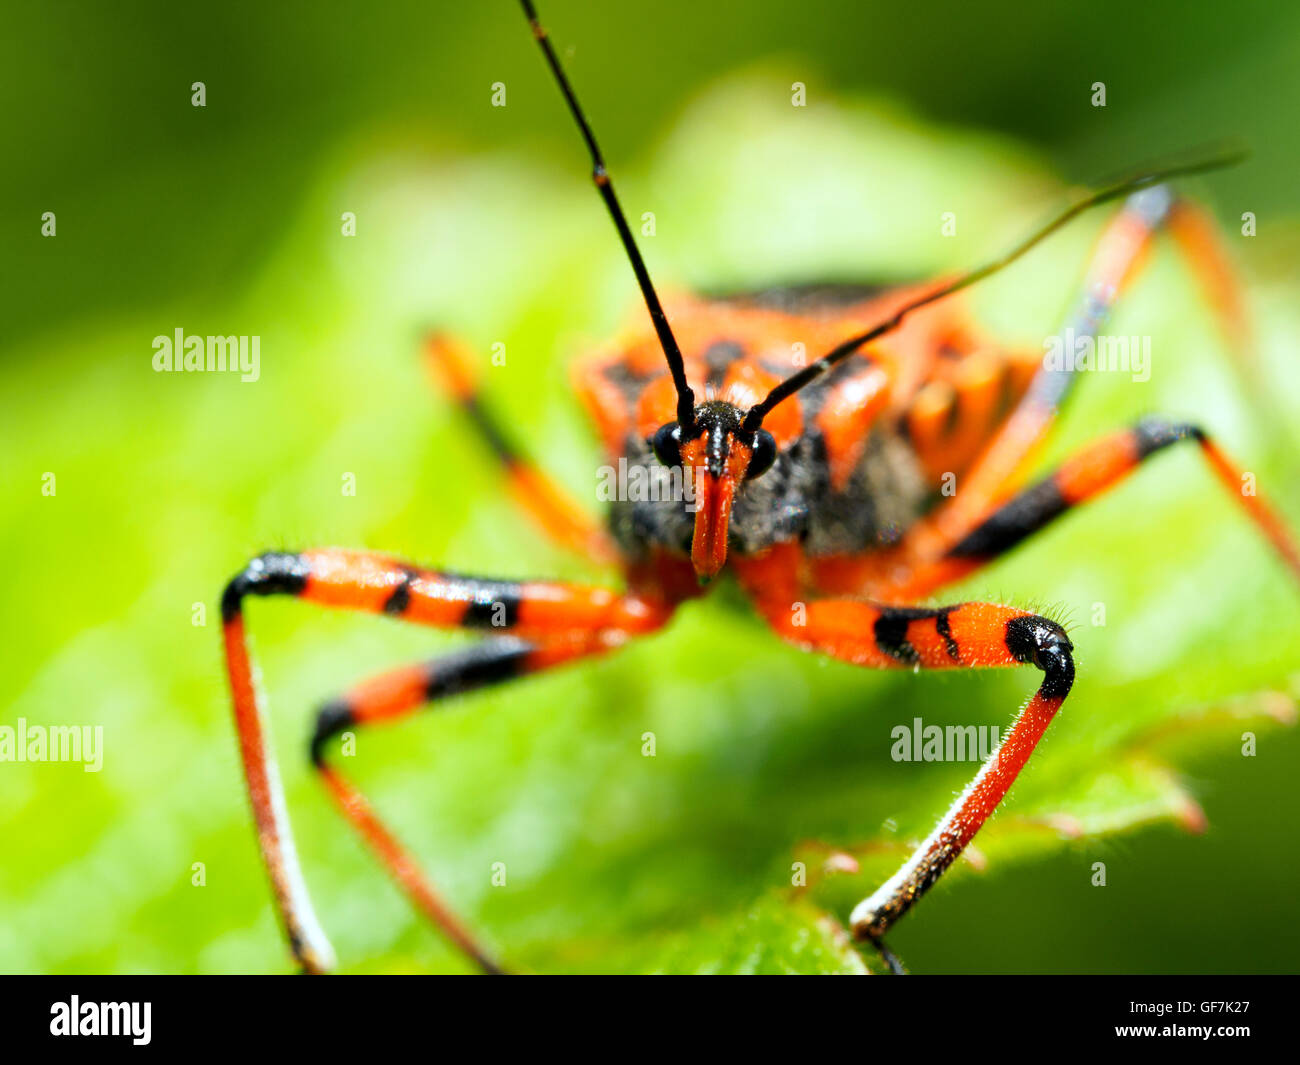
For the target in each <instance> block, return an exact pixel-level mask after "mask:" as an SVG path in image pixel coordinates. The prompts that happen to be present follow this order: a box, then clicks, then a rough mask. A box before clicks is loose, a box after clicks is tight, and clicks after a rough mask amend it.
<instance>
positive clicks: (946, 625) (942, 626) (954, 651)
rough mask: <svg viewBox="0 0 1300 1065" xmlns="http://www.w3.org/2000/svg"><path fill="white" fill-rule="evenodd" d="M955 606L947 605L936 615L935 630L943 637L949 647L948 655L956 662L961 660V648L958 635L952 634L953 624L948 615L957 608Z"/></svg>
mask: <svg viewBox="0 0 1300 1065" xmlns="http://www.w3.org/2000/svg"><path fill="white" fill-rule="evenodd" d="M955 609H956V608H955V607H951V606H946V607H944V608H943V609H942V610H940V611H939V613H937V614H935V616H934V627H935V630H936V631H937V632H938V633H939V635H940V636H942V637H943V642H944V645H945V646H946V647H947V648H948V657H949V658H951V659H952V660H953V661H954V662H960V661H961V649H960V648H959V647H958V646H957V640H956V637H954V636H953V634H952V624H951V622H950V620H949V617H948V615H949V614H951V613H952V612H953V610H955Z"/></svg>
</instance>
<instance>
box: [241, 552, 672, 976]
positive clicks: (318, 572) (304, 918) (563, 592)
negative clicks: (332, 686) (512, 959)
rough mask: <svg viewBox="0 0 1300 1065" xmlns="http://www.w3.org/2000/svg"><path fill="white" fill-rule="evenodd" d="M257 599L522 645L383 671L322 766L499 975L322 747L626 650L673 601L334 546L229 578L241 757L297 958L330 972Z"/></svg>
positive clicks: (406, 881)
mask: <svg viewBox="0 0 1300 1065" xmlns="http://www.w3.org/2000/svg"><path fill="white" fill-rule="evenodd" d="M250 595H259V596H265V595H290V596H294V597H296V598H299V599H304V600H307V601H309V602H313V603H317V604H319V605H322V606H331V607H340V608H344V609H349V610H355V611H360V612H364V613H373V614H386V615H388V616H390V617H396V618H402V619H404V620H407V621H412V622H415V623H417V624H422V625H430V626H435V627H440V628H466V629H479V630H486V631H488V632H493V633H497V634H500V635H501V636H503V637H505V636H509V637H513V639H509V640H505V639H498V640H489V641H487V642H486V643H485V644H483V645H482V646H481V647H479V648H474V649H472V650H471V651H470V652H467V653H465V654H464V655H461V656H451V657H450V658H447V659H441V660H438V661H437V662H435V663H432V664H431V665H429V666H423V667H415V668H414V669H412V670H406V671H399V672H396V673H389V674H385V675H384V676H382V677H380V678H377V679H376V680H374V681H371V682H369V683H368V684H366V685H363V686H361V688H359V689H358V690H357V691H356V692H355V693H352V694H351V695H350V696H348V697H345V698H344V699H343V700H335V701H334V702H333V703H332V704H329V706H327V708H326V710H324V711H322V714H321V715H320V717H319V718H318V721H317V728H316V733H315V736H314V739H313V745H312V751H313V759H314V761H315V763H316V764H317V766H318V768H320V770H321V772H322V776H323V778H324V780H325V783H326V784H327V786H328V787H329V788H330V791H331V793H332V794H333V795H334V797H335V798H336V799H337V800H338V801H339V802H340V804H341V805H342V806H343V809H344V813H345V814H346V815H347V816H348V818H349V820H350V821H351V822H352V823H353V824H354V825H355V826H356V827H357V828H358V829H359V830H360V831H361V832H362V835H363V836H364V837H365V838H366V840H367V842H368V843H370V845H371V846H372V847H374V848H375V849H376V850H377V851H378V852H379V853H380V856H381V858H383V859H384V861H385V864H386V865H387V866H388V868H389V870H390V871H391V872H392V873H393V874H394V876H395V877H396V878H397V879H398V881H399V883H401V884H402V886H403V888H404V889H406V890H407V892H408V894H410V895H411V896H412V897H413V898H414V899H415V901H416V903H417V905H419V906H420V907H421V909H422V910H424V912H426V913H428V914H429V915H430V916H431V917H432V918H433V919H434V920H435V921H437V922H438V923H439V924H440V925H442V927H443V928H444V929H445V930H446V931H447V933H448V935H449V936H450V937H451V938H452V939H453V940H455V941H457V942H458V943H459V944H460V945H461V946H463V947H465V949H466V950H467V952H468V953H470V954H471V956H473V957H475V959H476V960H478V961H480V962H481V963H483V964H484V965H485V967H491V966H492V963H491V962H490V960H489V959H487V956H486V954H484V953H483V952H482V951H481V950H479V949H478V948H477V947H476V946H475V945H474V944H473V942H472V940H469V937H468V936H466V935H464V933H463V930H461V929H460V926H459V925H458V924H457V923H456V922H455V921H454V919H451V918H450V914H449V913H447V911H446V909H445V907H443V906H442V904H441V902H440V901H439V900H438V899H437V896H436V895H434V894H433V892H432V890H431V889H429V888H427V886H425V885H424V884H423V881H422V879H421V878H420V877H419V874H418V872H416V869H415V865H414V862H413V861H412V860H411V859H410V858H409V857H407V856H406V854H405V852H404V851H402V850H401V848H400V847H399V846H398V845H397V844H396V841H395V840H393V838H392V837H391V836H390V835H389V834H388V833H387V831H386V830H385V829H384V828H383V826H382V825H381V824H380V823H379V821H378V820H377V819H376V818H375V817H374V815H373V813H371V812H370V808H369V806H368V805H367V804H366V803H365V800H364V799H363V798H362V797H361V796H360V794H359V793H357V792H356V791H355V789H354V788H352V787H351V785H350V784H348V783H347V781H345V780H344V779H343V778H342V777H341V776H340V775H339V774H338V773H337V771H335V770H332V769H330V768H329V767H328V766H327V765H326V763H325V761H324V758H323V750H324V748H323V745H324V743H325V741H326V740H327V739H328V738H329V736H330V735H332V734H333V733H335V732H337V731H338V730H339V729H341V728H345V727H347V725H348V724H349V723H355V724H364V723H368V722H370V721H373V720H376V719H379V718H383V717H390V718H391V717H394V716H400V715H401V714H404V713H406V712H408V711H410V710H414V709H415V708H416V707H418V706H420V705H423V704H424V703H426V702H429V701H430V700H431V699H434V698H441V697H443V696H445V695H450V694H454V693H455V692H458V691H467V690H470V689H471V688H474V687H481V686H483V685H484V684H490V683H496V682H499V681H502V680H506V679H509V678H510V677H513V676H520V675H523V674H524V673H527V672H535V671H536V670H538V669H543V668H547V667H549V666H553V665H559V664H560V663H562V662H565V661H571V660H572V659H574V658H577V657H581V656H583V655H590V654H596V653H600V652H602V651H605V650H609V649H612V648H614V647H617V646H618V645H620V644H621V643H623V642H626V640H628V639H630V638H631V637H632V636H634V635H638V634H641V633H645V632H650V631H653V630H654V629H656V628H658V627H660V626H661V625H662V624H663V623H664V622H665V621H666V620H667V618H668V617H669V615H670V614H671V611H672V604H671V603H669V602H667V601H665V600H664V599H661V598H657V597H656V596H655V595H654V594H652V593H647V594H645V595H641V594H627V595H623V594H619V593H618V592H614V591H611V590H609V589H606V588H596V587H587V586H581V585H570V584H561V583H552V582H543V581H529V582H516V581H497V580H486V579H482V578H475V577H463V576H458V575H453V574H448V573H442V572H438V571H434V570H428V569H421V568H418V567H415V566H411V565H408V564H405V563H403V562H400V561H397V560H395V559H392V558H389V557H386V556H382V555H374V554H368V553H362V552H353V551H339V550H332V549H325V550H317V551H308V552H303V553H283V552H277V553H270V554H265V555H262V556H259V557H258V558H255V559H253V560H252V561H251V562H250V563H249V564H248V565H247V566H246V567H245V568H244V570H243V571H242V572H240V573H239V574H238V575H236V576H235V578H234V579H233V580H231V581H230V583H229V584H228V585H227V587H226V591H225V594H224V595H223V597H222V604H221V605H222V621H223V636H224V641H225V651H226V669H227V674H228V677H229V680H230V687H231V695H232V700H233V704H234V712H235V722H236V726H237V728H238V732H239V743H240V755H241V758H242V761H243V766H244V775H245V778H246V781H247V784H248V792H249V798H250V801H251V804H252V808H253V816H254V820H255V822H256V826H257V835H258V844H259V847H260V849H261V852H262V858H263V861H264V863H265V865H266V867H267V872H268V874H269V876H270V879H271V886H272V891H273V894H274V898H275V903H276V908H277V911H278V913H279V917H280V920H281V923H282V924H283V926H284V929H285V933H286V935H287V937H288V939H289V944H290V947H291V949H292V951H293V954H294V957H295V958H296V959H297V961H298V963H299V964H300V965H301V966H302V968H303V969H304V970H305V971H307V972H323V971H326V970H328V969H329V968H331V967H332V965H333V960H334V959H333V951H332V949H331V947H330V944H329V940H328V939H327V938H326V936H325V934H324V932H323V931H322V930H321V928H320V924H319V922H318V921H317V919H316V916H315V913H314V911H313V908H312V904H311V898H310V896H309V894H308V892H307V889H306V885H305V883H304V881H303V877H302V872H301V868H300V866H299V863H298V858H297V854H296V852H295V849H294V845H293V833H292V829H291V827H290V824H289V819H288V814H287V812H286V809H285V802H284V794H283V789H282V787H281V784H280V779H279V773H278V771H277V769H276V763H275V756H274V753H273V749H272V741H271V736H270V733H269V730H268V728H267V727H266V722H265V710H264V706H263V703H262V700H261V699H260V697H259V695H258V693H257V689H256V686H255V684H254V680H253V676H254V674H253V663H252V660H251V658H250V656H249V652H248V644H247V639H246V636H245V632H244V619H243V603H244V600H245V599H246V598H247V597H248V596H250ZM444 918H445V919H444Z"/></svg>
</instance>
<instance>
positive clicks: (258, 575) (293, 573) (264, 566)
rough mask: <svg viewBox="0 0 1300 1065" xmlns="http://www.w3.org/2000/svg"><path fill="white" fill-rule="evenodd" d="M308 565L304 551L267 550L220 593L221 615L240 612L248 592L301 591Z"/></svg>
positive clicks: (227, 617) (226, 616) (225, 617)
mask: <svg viewBox="0 0 1300 1065" xmlns="http://www.w3.org/2000/svg"><path fill="white" fill-rule="evenodd" d="M307 577H308V567H307V561H306V559H304V558H303V557H302V555H296V554H291V553H289V552H284V551H267V552H266V553H265V554H261V555H258V556H257V558H255V559H253V560H252V561H251V562H249V563H248V565H247V566H245V567H244V570H243V572H242V573H240V574H238V575H237V576H236V577H235V578H234V579H233V580H231V582H230V583H229V584H227V585H226V590H225V591H224V592H222V594H221V619H222V621H225V622H231V621H233V620H234V619H235V618H237V617H238V616H239V611H240V606H241V604H242V603H243V599H244V596H246V595H301V594H302V592H303V589H304V588H306V587H307Z"/></svg>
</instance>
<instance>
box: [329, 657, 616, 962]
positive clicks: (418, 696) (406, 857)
mask: <svg viewBox="0 0 1300 1065" xmlns="http://www.w3.org/2000/svg"><path fill="white" fill-rule="evenodd" d="M604 649H605V648H604V647H603V646H601V645H600V644H595V645H591V644H584V643H583V642H581V641H566V642H563V643H559V644H553V645H547V644H536V643H529V642H528V641H525V640H517V639H513V638H511V637H503V638H500V639H489V640H485V641H484V642H483V643H480V644H478V645H477V646H475V647H471V648H469V649H468V650H465V651H457V652H455V653H452V654H448V655H446V656H444V657H442V658H436V659H434V660H433V661H431V662H427V663H424V664H422V665H418V666H410V667H407V668H404V669H397V670H393V671H391V672H388V673H384V674H381V675H380V676H378V677H374V678H373V679H371V680H369V681H366V682H365V683H363V684H359V685H357V687H355V688H354V689H352V690H351V691H350V692H348V693H347V694H346V695H343V696H342V697H340V698H337V699H332V700H330V701H329V702H327V703H326V704H325V705H324V706H323V707H322V708H321V710H320V712H319V713H318V714H317V717H316V730H315V732H314V733H313V734H312V740H311V760H312V764H313V765H314V766H315V767H316V770H317V772H319V773H320V775H321V779H322V780H323V781H324V783H325V786H326V788H327V789H328V790H329V792H330V795H331V796H333V798H334V800H335V801H336V802H337V803H338V806H339V809H340V810H341V811H342V812H343V816H344V817H346V818H347V819H348V821H349V823H351V825H352V826H353V827H354V828H355V829H356V830H357V832H358V833H359V834H360V835H361V838H362V839H363V840H364V841H365V842H366V844H367V845H368V846H369V847H370V849H371V850H372V851H373V852H374V854H375V855H376V857H378V859H379V860H380V862H381V863H382V864H383V865H384V867H385V868H386V869H387V870H388V872H389V873H390V874H391V875H392V877H393V879H394V880H395V881H396V882H397V883H398V885H399V886H400V887H401V888H402V890H403V891H405V892H406V894H407V896H408V897H409V898H410V899H411V901H412V902H413V903H414V904H415V906H416V908H417V909H418V910H420V912H421V913H423V914H424V915H425V916H426V917H427V918H428V919H429V920H430V921H432V922H433V923H434V924H436V925H437V926H438V927H440V928H441V929H442V930H443V933H444V934H445V935H446V936H447V938H448V939H449V940H451V941H452V942H453V943H455V944H456V946H457V947H459V948H460V949H461V950H462V951H463V952H464V953H465V954H466V955H467V956H468V957H469V958H471V959H472V960H473V961H474V962H475V963H476V964H477V965H478V966H479V967H480V968H481V969H483V971H484V972H487V973H501V972H504V970H503V969H502V968H501V967H500V966H499V965H498V964H497V963H496V961H494V960H493V958H492V956H491V955H490V954H489V953H488V952H487V951H486V950H485V949H484V948H483V947H482V946H480V945H479V944H478V942H477V941H476V940H475V939H474V937H473V936H472V935H471V934H470V933H469V931H468V930H467V929H466V928H465V926H464V925H463V924H461V922H460V921H459V920H458V919H457V918H456V916H455V915H454V914H453V913H452V912H451V910H450V909H448V907H447V905H446V904H445V903H444V902H443V900H442V899H441V898H440V897H439V895H438V893H437V892H436V891H435V890H434V889H433V887H432V886H431V885H430V884H429V882H428V880H427V879H426V878H425V877H424V875H423V874H422V873H421V872H420V868H419V864H418V862H417V861H416V859H415V858H414V857H413V856H412V855H411V854H410V853H409V852H408V851H407V850H406V849H405V848H404V847H403V846H402V844H401V843H400V842H399V841H398V840H397V839H396V838H395V837H394V836H393V834H392V833H391V832H390V831H389V830H388V829H387V828H386V827H385V826H384V824H383V823H382V822H381V821H380V820H379V818H378V816H376V814H375V812H374V810H373V809H372V807H371V806H370V803H369V802H368V801H367V800H366V798H365V796H364V795H362V794H361V792H360V791H359V790H358V789H357V788H356V786H355V785H354V784H352V783H351V781H349V780H348V779H347V778H346V777H345V776H344V775H343V774H342V773H341V772H340V771H339V770H338V769H337V768H335V767H334V766H331V765H330V764H329V763H328V762H326V760H325V748H326V746H327V744H328V741H329V740H330V739H331V738H332V737H334V736H337V735H338V734H339V733H341V732H344V731H346V730H348V729H351V728H357V727H362V726H366V725H372V724H377V723H386V722H391V721H395V720H398V719H400V718H403V717H406V716H408V715H409V714H411V713H413V712H414V711H416V710H418V709H420V708H421V707H422V706H427V705H435V704H436V705H441V703H442V700H444V699H447V698H449V697H451V696H455V695H462V694H465V693H467V692H471V691H475V690H477V689H479V688H485V687H488V686H490V685H493V684H501V683H503V682H505V681H509V680H514V679H516V678H519V677H524V676H527V675H528V674H530V673H536V672H538V671H540V670H543V669H549V668H551V667H552V666H557V665H560V664H562V663H564V662H568V661H571V660H573V659H574V658H577V657H580V656H583V655H588V654H594V653H598V652H599V651H601V650H604Z"/></svg>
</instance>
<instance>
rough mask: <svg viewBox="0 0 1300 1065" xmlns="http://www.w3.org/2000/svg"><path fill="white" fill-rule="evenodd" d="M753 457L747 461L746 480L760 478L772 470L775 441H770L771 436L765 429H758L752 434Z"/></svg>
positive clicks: (774, 458)
mask: <svg viewBox="0 0 1300 1065" xmlns="http://www.w3.org/2000/svg"><path fill="white" fill-rule="evenodd" d="M753 450H754V457H753V458H752V459H750V460H749V471H748V472H747V473H746V475H745V476H746V479H752V478H754V477H761V476H762V475H763V474H765V473H766V472H767V471H768V470H770V469H771V468H772V463H774V462H775V461H776V441H775V440H773V439H772V434H771V433H769V432H768V431H767V430H766V429H760V430H759V431H758V432H756V433H755V434H754V443H753Z"/></svg>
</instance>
